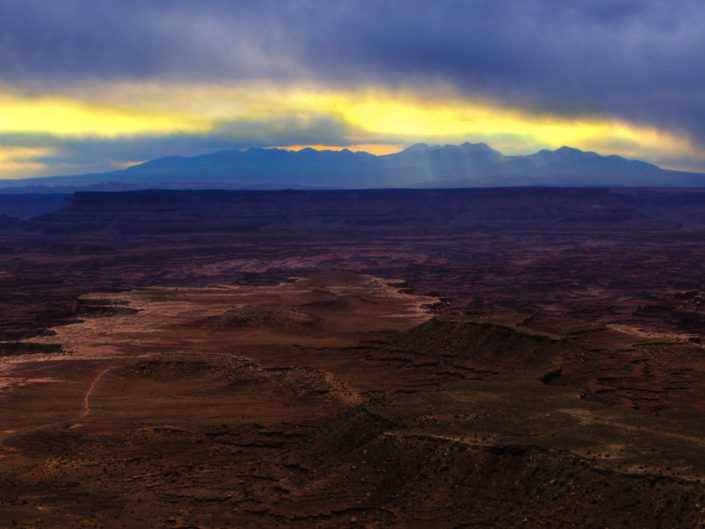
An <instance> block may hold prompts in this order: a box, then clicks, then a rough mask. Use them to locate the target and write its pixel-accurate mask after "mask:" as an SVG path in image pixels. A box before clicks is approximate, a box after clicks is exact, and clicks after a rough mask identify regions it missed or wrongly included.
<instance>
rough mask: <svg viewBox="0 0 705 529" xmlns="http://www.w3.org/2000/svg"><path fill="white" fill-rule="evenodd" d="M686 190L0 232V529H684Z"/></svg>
mask: <svg viewBox="0 0 705 529" xmlns="http://www.w3.org/2000/svg"><path fill="white" fill-rule="evenodd" d="M693 193H695V192H693ZM696 195H697V193H696ZM696 195H693V196H686V195H685V194H684V192H682V191H664V190H661V191H656V190H630V191H628V192H627V191H607V190H555V189H545V190H542V189H527V190H520V189H519V190H517V189H512V190H481V191H478V190H475V191H472V190H467V191H463V192H458V191H457V190H454V191H374V192H372V191H370V192H340V193H335V192H323V193H322V194H319V193H314V192H282V193H269V192H266V193H250V194H244V193H238V192H226V193H223V192H214V191H213V192H156V191H154V192H139V193H120V194H107V193H106V194H88V193H86V194H78V195H77V196H76V197H75V198H74V200H73V202H72V204H71V205H69V206H68V207H66V208H63V209H60V210H58V211H56V212H53V213H48V214H45V215H43V216H41V217H36V218H33V219H31V220H18V219H13V218H10V217H7V218H4V219H0V246H1V253H0V263H2V265H1V266H0V305H1V306H0V309H2V314H3V317H2V319H1V320H0V323H1V327H0V332H1V335H0V444H1V445H2V446H1V449H2V451H1V452H0V527H25V528H30V527H47V528H49V527H56V528H59V527H62V528H63V527H107V528H111V527H115V528H121V527H137V528H140V527H144V528H147V527H149V528H151V527H176V528H179V527H180V528H188V527H199V528H216V527H253V528H254V527H302V528H303V527H321V528H322V527H330V528H333V527H366V528H383V527H398V528H402V527H410V528H411V527H413V528H417V527H429V528H431V527H433V528H437V527H447V528H465V527H488V528H489V527H507V528H509V527H537V528H538V527H546V528H549V527H550V528H553V527H581V528H582V527H595V528H604V527H610V528H611V527H639V528H642V527H643V528H647V527H648V528H650V527H654V528H656V527H660V528H665V527H673V528H676V527H703V526H705V511H704V510H705V487H704V486H703V480H704V479H705V464H704V463H703V461H705V460H704V459H703V457H702V454H703V450H705V430H704V427H703V423H702V416H703V412H705V409H704V405H703V402H705V361H704V360H703V358H705V356H704V352H705V351H704V350H703V345H702V343H701V340H702V339H703V337H704V336H705V308H703V303H705V302H704V301H703V299H704V298H703V289H704V288H705V286H704V285H705V265H704V264H703V263H705V249H704V248H705V246H703V244H702V243H703V240H704V238H705V232H704V231H703V229H702V228H701V222H700V219H702V218H705V208H703V209H702V210H701V209H700V205H699V204H700V202H699V200H698V199H697V196H696ZM671 200H673V203H674V204H675V206H673V207H669V205H668V204H669V203H670V202H669V201H671ZM444 204H445V207H443V205H444ZM679 204H680V205H679ZM679 207H683V208H688V212H689V214H688V215H683V214H679V213H678V208H679Z"/></svg>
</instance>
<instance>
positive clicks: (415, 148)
mask: <svg viewBox="0 0 705 529" xmlns="http://www.w3.org/2000/svg"><path fill="white" fill-rule="evenodd" d="M429 149H430V147H429V146H428V143H414V144H413V145H411V146H409V147H407V148H406V149H404V150H403V151H401V152H406V153H413V152H424V151H427V150H429Z"/></svg>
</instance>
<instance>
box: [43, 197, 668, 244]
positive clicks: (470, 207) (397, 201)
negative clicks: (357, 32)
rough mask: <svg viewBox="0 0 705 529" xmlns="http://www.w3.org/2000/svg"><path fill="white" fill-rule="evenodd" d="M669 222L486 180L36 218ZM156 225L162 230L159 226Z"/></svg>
mask: <svg viewBox="0 0 705 529" xmlns="http://www.w3.org/2000/svg"><path fill="white" fill-rule="evenodd" d="M637 224H638V226H639V227H642V228H644V227H646V228H650V227H651V228H663V227H667V226H670V225H672V223H669V222H663V221H659V220H655V219H652V218H650V217H648V216H646V215H645V214H644V213H642V212H641V211H640V210H639V209H638V207H637V205H635V204H631V203H628V202H627V201H626V200H625V199H624V198H623V197H621V196H619V195H617V194H616V193H615V192H611V191H609V190H606V189H597V188H538V187H534V188H485V189H453V190H451V189H380V190H351V191H293V190H288V191H232V190H184V191H174V190H145V191H129V192H119V193H104V192H79V193H76V194H75V196H74V198H73V201H72V203H71V204H70V205H69V206H68V207H66V208H64V209H61V210H59V211H57V212H55V213H51V214H48V215H45V216H43V217H42V218H41V219H36V220H34V221H32V224H31V225H32V226H37V227H40V229H45V230H55V229H62V227H63V228H65V229H69V230H79V231H80V230H81V229H85V230H97V229H98V230H99V229H104V228H106V227H107V226H109V225H110V226H111V228H112V229H116V230H120V231H125V230H127V231H128V232H134V231H137V232H140V233H143V232H145V231H149V230H155V231H157V232H161V231H164V230H166V229H167V228H169V227H171V229H172V231H178V230H176V229H175V227H180V228H179V229H183V230H184V231H185V232H194V231H199V230H203V231H213V230H227V231H243V230H244V231H248V230H249V231H253V230H256V229H259V228H263V227H267V228H272V229H283V230H286V231H291V230H303V231H307V232H312V233H316V232H330V231H331V230H335V231H340V230H348V231H351V232H359V231H370V230H383V231H390V230H391V231H395V232H403V233H408V231H409V229H410V227H414V226H418V227H422V228H424V229H426V230H429V229H430V230H433V231H458V230H467V229H475V228H487V229H519V230H525V229H533V228H541V229H545V228H551V229H556V230H563V229H571V230H576V229H613V228H615V227H616V228H624V227H628V226H630V225H637ZM159 230H161V231H159Z"/></svg>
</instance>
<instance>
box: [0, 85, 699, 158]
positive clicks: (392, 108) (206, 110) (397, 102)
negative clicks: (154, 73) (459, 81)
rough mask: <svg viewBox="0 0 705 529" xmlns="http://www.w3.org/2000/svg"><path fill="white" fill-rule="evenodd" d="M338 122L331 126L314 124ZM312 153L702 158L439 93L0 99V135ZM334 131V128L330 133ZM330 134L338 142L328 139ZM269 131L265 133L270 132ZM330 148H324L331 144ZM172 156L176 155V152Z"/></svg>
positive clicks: (656, 138) (624, 127)
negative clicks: (191, 139)
mask: <svg viewBox="0 0 705 529" xmlns="http://www.w3.org/2000/svg"><path fill="white" fill-rule="evenodd" d="M324 122H328V123H331V124H336V125H335V126H333V127H332V128H331V129H326V128H325V126H323V127H320V125H321V123H324ZM316 127H320V130H321V132H320V135H321V137H320V138H316V141H315V142H314V143H316V144H318V145H312V147H315V148H334V147H340V148H343V147H344V146H348V148H350V149H352V150H368V151H370V152H374V153H376V154H387V153H390V152H394V151H396V150H399V148H400V146H402V145H408V144H411V143H414V142H418V141H425V142H429V143H461V142H463V141H485V142H487V143H489V144H490V145H491V146H492V147H495V148H496V149H498V150H500V151H502V152H505V153H507V154H526V153H530V152H534V151H536V150H538V149H542V148H549V149H555V148H557V147H560V146H562V145H570V146H572V147H576V148H579V149H584V150H595V151H598V152H600V153H602V154H613V153H614V154H621V155H623V156H627V157H630V158H640V159H645V160H649V161H654V162H658V161H659V160H663V159H670V160H677V159H690V160H703V162H704V163H705V152H704V151H703V149H701V148H700V147H699V146H697V145H696V144H695V143H694V142H693V141H692V139H691V138H689V137H688V136H687V135H684V134H679V133H676V132H672V131H666V130H661V129H658V128H656V127H649V126H643V125H637V124H633V123H628V122H626V121H623V120H616V119H613V118H610V117H608V116H580V115H574V116H567V115H558V114H555V113H551V112H546V111H539V110H527V109H522V108H518V107H516V106H512V105H509V104H507V103H501V102H496V101H484V100H479V99H472V98H467V97H463V96H460V95H458V94H457V93H452V92H449V91H448V90H440V91H438V92H432V91H426V92H421V91H418V92H412V91H406V92H398V91H391V90H384V89H377V90H372V89H369V88H364V89H363V88H357V89H356V88H351V89H347V90H343V89H327V88H322V87H320V86H315V85H305V84H301V85H298V86H280V85H276V84H273V83H271V82H265V81H249V82H239V83H234V84H233V83H226V84H199V83H191V84H189V83H185V84H184V83H181V84H180V83H172V84H168V83H164V82H143V83H122V84H112V85H107V84H104V85H84V86H82V87H78V88H77V87H73V88H72V89H71V91H70V93H68V92H67V93H65V94H63V95H51V96H50V95H46V96H39V97H26V96H19V95H16V94H15V95H8V94H5V95H2V94H0V134H3V133H20V134H21V133H27V134H31V133H44V134H49V135H53V136H79V137H88V136H95V137H106V138H114V137H118V136H126V135H156V136H159V135H164V136H166V135H169V134H174V133H197V134H206V135H207V134H209V133H216V132H217V133H218V134H220V135H221V138H222V136H226V137H228V136H229V137H232V139H233V141H238V142H248V141H252V138H253V136H252V133H253V130H254V131H256V133H257V136H256V137H257V139H258V143H259V144H262V143H265V144H266V142H267V138H268V137H271V138H275V137H277V138H279V139H277V140H275V139H272V140H271V141H272V143H271V145H277V144H279V145H281V144H282V140H281V137H282V134H283V135H285V136H286V135H287V134H289V133H291V137H292V140H291V143H292V145H289V146H288V147H287V148H296V147H303V146H302V145H299V144H300V143H301V140H297V139H296V138H297V135H296V133H297V131H300V130H303V129H307V128H308V129H307V130H309V134H308V136H307V137H311V133H310V131H314V133H315V131H316V130H319V129H317V128H316ZM336 127H337V128H336ZM326 130H337V133H335V134H337V137H335V138H331V137H325V136H326V134H333V133H332V132H326ZM268 135H269V136H268ZM331 144H332V147H331V146H327V145H331ZM174 154H179V153H174Z"/></svg>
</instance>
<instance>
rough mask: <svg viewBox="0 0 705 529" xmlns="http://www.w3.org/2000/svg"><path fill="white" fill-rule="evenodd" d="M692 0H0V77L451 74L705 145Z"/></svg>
mask: <svg viewBox="0 0 705 529" xmlns="http://www.w3.org/2000/svg"><path fill="white" fill-rule="evenodd" d="M703 27H705V7H703V5H702V4H701V3H700V2H697V1H675V2H667V3H666V2H653V1H635V0H612V1H608V0H584V1H579V2H578V1H564V2H555V1H553V0H515V1H496V0H495V1H490V0H488V1H485V0H477V1H457V2H454V1H436V2H428V1H427V0H425V1H418V0H403V1H401V0H399V1H388V2H379V1H375V2H373V1H369V0H358V1H340V2H313V1H305V0H301V1H289V2H286V1H276V2H274V1H270V2H267V1H262V2H222V1H221V2H218V1H214V0H212V1H208V0H201V1H163V0H141V1H139V2H137V1H134V0H123V1H120V2H117V1H112V2H107V1H100V0H92V1H89V0H65V1H61V0H55V1H52V2H46V1H41V2H40V1H36V0H25V1H23V2H18V1H16V0H12V1H10V0H0V72H1V75H2V77H1V80H2V81H5V82H10V83H15V84H21V85H22V86H25V87H26V88H27V89H30V88H31V87H35V88H37V89H43V90H45V89H51V83H54V84H55V85H57V86H59V85H63V84H66V83H75V82H81V81H82V80H90V79H104V80H111V79H118V80H124V79H143V78H145V79H153V78H172V79H189V80H198V79H205V80H228V79H235V80H237V79H252V78H268V79H275V80H290V81H292V82H295V81H300V80H314V81H317V82H322V83H326V84H329V85H336V86H347V85H349V84H351V83H353V84H363V85H364V84H373V85H384V86H394V87H402V88H403V87H407V86H410V85H411V86H424V85H427V84H433V83H448V84H450V85H452V86H454V87H456V88H458V89H460V90H461V91H463V92H465V93H467V94H469V95H477V96H483V97H491V98H494V99H498V100H500V101H505V102H507V103H509V104H514V105H516V104H518V105H526V106H529V107H533V108H537V109H548V110H554V111H557V112H569V113H584V112H585V113H603V114H608V115H616V116H620V117H626V118H628V119H632V120H636V121H640V122H644V123H651V124H654V125H657V126H667V127H670V128H675V129H683V130H687V131H689V132H691V133H693V134H695V135H696V136H697V137H698V138H699V139H700V140H701V141H705V102H704V100H705V97H703V93H702V86H703V84H704V83H705V32H703V31H702V28H703Z"/></svg>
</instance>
